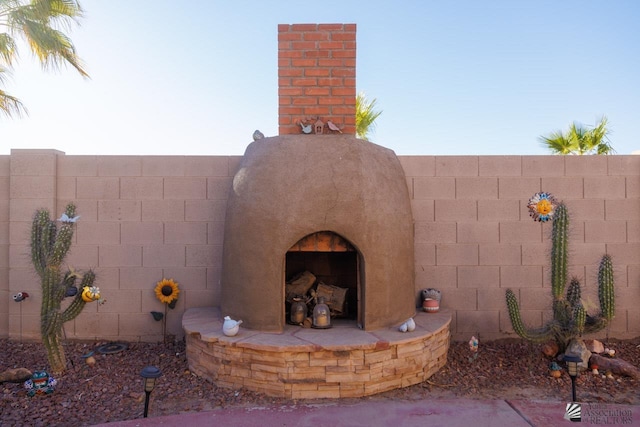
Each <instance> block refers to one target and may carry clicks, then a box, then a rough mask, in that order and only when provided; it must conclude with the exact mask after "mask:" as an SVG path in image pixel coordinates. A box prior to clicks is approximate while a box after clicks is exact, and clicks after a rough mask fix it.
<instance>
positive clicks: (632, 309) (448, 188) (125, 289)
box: [0, 150, 640, 341]
mask: <svg viewBox="0 0 640 427" xmlns="http://www.w3.org/2000/svg"><path fill="white" fill-rule="evenodd" d="M399 158H400V161H401V163H402V165H403V167H404V169H405V172H406V176H407V185H408V188H409V191H410V195H411V202H412V208H413V216H414V221H415V246H416V247H415V249H416V250H415V274H416V285H415V288H416V297H417V295H418V292H419V291H420V290H421V289H423V288H427V287H435V288H438V289H441V290H442V292H443V301H442V305H443V307H445V308H449V309H451V310H452V312H453V313H454V315H453V322H452V328H451V331H452V333H453V339H456V340H468V339H469V337H470V336H471V335H473V334H479V335H480V337H481V338H482V339H491V338H500V337H506V336H513V335H512V334H511V332H512V330H511V325H510V322H509V318H508V314H507V312H506V306H505V302H504V292H505V290H506V288H508V287H511V288H512V289H514V291H515V292H516V295H518V297H519V298H520V302H521V305H522V313H523V317H524V319H525V321H527V322H528V323H529V324H531V325H541V324H542V322H543V321H545V320H546V319H547V318H548V317H549V316H550V311H549V307H550V287H549V271H548V269H549V250H550V242H549V238H548V237H549V233H550V229H551V224H540V223H536V222H534V221H533V220H532V219H531V218H530V217H529V216H528V212H527V208H526V203H527V201H528V199H529V197H531V196H532V195H533V194H534V193H536V192H538V191H549V192H551V193H553V194H554V195H555V196H556V197H557V198H558V199H562V200H564V201H565V202H566V203H567V205H568V207H569V212H570V215H571V220H572V226H571V240H570V245H571V246H570V248H571V251H570V260H569V263H570V266H571V267H570V273H571V274H574V275H577V276H578V277H580V278H581V280H582V282H583V284H584V288H583V294H584V295H585V298H586V302H587V306H588V307H591V310H592V311H593V310H595V309H597V305H598V300H597V293H596V291H597V284H596V272H597V266H598V262H599V259H600V256H601V255H602V254H603V253H605V252H607V253H610V254H611V255H612V257H613V262H614V269H615V279H616V318H615V320H614V322H613V324H612V326H611V336H614V337H619V338H625V337H635V336H640V309H639V308H638V307H640V156H609V157H604V156H583V157H578V156H522V157H521V156H482V157H478V156H460V157H458V156H439V157H434V156H400V157H399ZM240 159H241V158H240V157H236V156H166V157H160V156H157V157H154V156H144V157H143V156H67V155H65V154H64V153H62V152H59V151H55V150H12V151H11V155H8V156H0V337H10V338H12V339H38V338H39V322H40V317H39V313H40V311H39V310H40V301H41V297H40V284H39V281H38V278H37V277H36V275H35V273H34V272H33V269H32V266H31V262H30V256H29V232H30V226H31V219H32V217H33V214H34V212H35V210H36V209H38V208H41V207H45V208H47V209H49V210H50V211H51V212H52V215H56V216H59V215H60V214H61V213H62V211H63V210H64V207H65V205H66V204H67V203H68V202H70V201H73V202H75V203H76V205H77V207H78V213H79V214H80V215H81V218H80V220H79V221H78V223H77V228H76V233H75V241H74V243H73V246H72V249H71V253H70V256H69V258H68V260H67V261H68V264H70V265H72V266H73V267H75V268H76V269H79V270H86V269H88V268H93V269H94V270H95V271H96V273H97V275H98V279H97V285H98V286H99V287H100V289H101V290H102V293H103V296H104V297H105V298H106V300H107V302H106V303H105V304H104V305H98V304H95V303H94V304H90V305H88V306H87V308H86V309H85V311H84V312H83V313H82V314H81V315H80V316H79V317H78V318H77V319H76V320H75V321H73V322H69V323H67V324H66V326H65V329H66V334H67V336H68V337H69V338H77V339H101V340H115V339H119V340H131V341H137V340H143V341H160V340H162V324H161V322H155V321H154V320H153V318H152V316H151V315H150V314H149V312H150V311H163V308H164V307H163V305H162V304H160V302H158V301H157V299H156V298H155V296H154V294H153V289H154V286H155V283H156V282H157V281H159V280H161V279H162V278H163V277H166V278H173V279H175V280H177V281H178V282H179V284H180V289H181V294H180V298H179V301H178V305H177V307H176V309H175V310H168V316H167V317H168V322H167V329H168V333H169V334H174V335H177V336H182V334H183V332H182V329H181V323H180V321H181V317H182V313H184V311H185V310H186V309H187V308H191V307H207V306H215V305H218V304H219V295H220V283H219V281H220V267H221V255H222V252H221V251H222V240H223V234H224V233H223V230H224V220H225V218H224V216H225V211H226V200H227V195H228V191H229V190H230V188H231V182H232V179H233V175H234V174H235V171H236V169H237V167H238V164H239V162H240ZM19 291H27V292H28V293H29V294H30V295H31V297H30V298H28V299H27V300H25V301H24V302H22V303H15V302H13V300H12V298H11V297H12V295H13V294H15V293H17V292H19Z"/></svg>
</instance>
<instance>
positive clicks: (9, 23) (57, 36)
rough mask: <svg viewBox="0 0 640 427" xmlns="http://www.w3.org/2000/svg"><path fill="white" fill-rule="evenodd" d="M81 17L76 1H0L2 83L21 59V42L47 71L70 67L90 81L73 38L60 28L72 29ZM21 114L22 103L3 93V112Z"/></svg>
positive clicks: (0, 108)
mask: <svg viewBox="0 0 640 427" xmlns="http://www.w3.org/2000/svg"><path fill="white" fill-rule="evenodd" d="M81 17H82V8H81V7H80V4H79V3H78V2H77V1H76V0H31V1H29V2H28V3H27V2H25V1H24V0H0V83H2V82H3V81H4V78H5V77H6V76H7V75H8V74H9V73H10V71H11V68H12V66H13V64H14V63H15V62H16V60H17V58H18V43H17V41H18V39H22V40H23V41H24V42H26V44H27V45H28V46H29V49H30V50H31V52H32V53H33V54H34V56H35V57H36V58H38V60H39V61H40V63H41V64H42V67H43V68H44V69H45V70H46V69H58V68H59V67H60V66H61V65H62V64H68V65H71V66H72V67H73V68H75V69H76V70H77V71H78V72H79V73H80V75H81V76H83V77H87V78H88V77H89V74H87V72H86V71H85V69H84V66H83V64H82V61H81V59H80V58H79V57H78V56H77V55H76V50H75V47H74V45H73V43H72V42H71V39H70V38H69V37H68V36H67V35H66V34H65V33H63V32H62V31H61V30H60V29H59V28H62V29H67V28H69V27H70V24H71V23H73V22H77V20H78V19H79V18H81ZM22 112H26V109H25V107H24V105H23V104H22V103H21V102H20V100H18V98H16V97H14V96H11V95H9V94H8V93H6V92H5V91H3V90H0V113H2V114H5V115H7V116H11V115H13V114H15V115H20V114H21V113H22Z"/></svg>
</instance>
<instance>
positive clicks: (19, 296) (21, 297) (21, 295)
mask: <svg viewBox="0 0 640 427" xmlns="http://www.w3.org/2000/svg"><path fill="white" fill-rule="evenodd" d="M27 298H29V294H28V293H26V292H18V293H17V294H15V295H14V296H13V300H14V301H15V302H22V301H24V300H25V299H27Z"/></svg>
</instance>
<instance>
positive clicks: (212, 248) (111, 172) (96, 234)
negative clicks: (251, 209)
mask: <svg viewBox="0 0 640 427" xmlns="http://www.w3.org/2000/svg"><path fill="white" fill-rule="evenodd" d="M3 160H4V162H3V163H0V195H5V193H6V192H5V191H4V188H6V187H8V185H7V183H5V181H7V179H8V180H10V188H11V191H10V194H9V197H3V199H2V201H0V224H2V225H3V226H2V228H1V229H0V274H3V275H7V276H8V280H6V281H3V282H2V284H0V297H2V300H0V326H2V329H0V335H1V336H7V335H8V336H9V337H10V338H13V339H34V338H36V339H37V338H39V322H40V302H41V291H40V284H39V280H38V278H37V276H36V275H35V273H34V272H33V268H32V266H31V261H30V256H29V230H30V224H31V219H32V217H33V214H34V212H35V210H36V209H38V208H41V207H45V208H47V209H49V210H50V212H51V214H52V216H54V215H55V216H56V217H59V215H60V214H61V213H62V212H63V211H64V207H65V206H66V204H67V203H68V202H74V203H75V204H76V206H77V211H78V214H79V215H80V216H81V217H80V219H79V221H78V222H77V226H76V232H75V236H74V242H73V245H72V248H71V251H70V254H69V256H68V258H67V263H68V264H69V265H72V266H73V267H74V268H76V269H78V270H86V269H88V268H93V269H94V271H95V272H96V275H97V280H96V285H97V286H99V287H100V290H101V293H102V295H103V297H104V298H105V299H106V303H105V304H103V305H98V304H96V303H92V304H89V305H87V306H86V308H85V309H84V310H83V312H82V314H81V315H80V316H78V317H77V318H76V319H75V320H74V321H71V322H68V323H66V324H65V332H66V335H67V337H69V338H78V339H105V340H116V339H119V340H130V341H137V340H144V341H160V340H162V339H163V338H162V322H156V321H154V320H153V317H152V316H151V314H150V312H151V311H160V312H162V311H163V310H164V305H163V304H161V303H160V302H159V301H158V300H157V299H156V297H155V295H154V292H153V291H154V287H155V284H156V282H158V281H159V280H162V279H163V278H173V279H175V280H176V281H177V282H178V283H179V286H180V289H181V293H180V297H179V300H178V304H177V307H176V308H175V309H174V310H168V313H167V333H168V334H173V335H178V336H181V335H182V327H181V318H182V313H183V312H184V310H185V309H186V308H188V307H200V306H212V305H215V304H216V303H217V301H218V295H219V292H220V286H219V279H220V264H221V255H222V236H223V229H224V216H225V211H226V199H227V194H228V191H229V189H230V187H231V180H232V177H233V175H234V173H235V170H236V168H237V166H236V165H237V164H238V162H239V160H240V157H226V156H224V157H223V156H220V157H198V156H188V157H153V156H147V157H140V156H65V155H64V153H60V152H56V151H53V150H45V151H41V150H13V151H12V153H11V156H9V158H8V159H3ZM7 160H8V161H7ZM6 163H8V164H9V168H8V170H6V169H7V168H6V167H2V166H6V165H5V164H6ZM5 170H6V171H5ZM3 174H4V175H3ZM5 175H6V178H5ZM7 202H8V203H9V204H10V209H8V210H9V211H10V213H9V218H8V220H7V218H5V219H4V221H3V218H4V217H3V216H2V215H3V214H2V212H3V211H6V210H7V209H5V208H4V207H5V206H6V204H7ZM5 217H6V215H5ZM5 229H9V233H8V236H9V238H10V242H8V243H9V244H5V241H6V240H8V239H7V238H6V237H5V233H4V230H5ZM6 252H8V256H7V254H6ZM7 267H8V268H7ZM5 283H6V284H8V287H7V286H6V285H4V284H5ZM19 291H27V292H28V293H29V295H30V298H28V299H27V300H25V301H23V302H22V303H19V304H17V303H14V302H13V301H12V302H11V303H7V301H9V300H11V295H12V294H15V293H16V292H19ZM7 305H8V310H7Z"/></svg>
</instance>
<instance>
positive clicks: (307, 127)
mask: <svg viewBox="0 0 640 427" xmlns="http://www.w3.org/2000/svg"><path fill="white" fill-rule="evenodd" d="M298 124H299V125H300V127H301V128H302V133H306V134H309V133H311V131H313V126H312V125H311V124H305V123H302V122H298Z"/></svg>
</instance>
